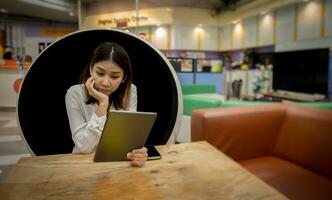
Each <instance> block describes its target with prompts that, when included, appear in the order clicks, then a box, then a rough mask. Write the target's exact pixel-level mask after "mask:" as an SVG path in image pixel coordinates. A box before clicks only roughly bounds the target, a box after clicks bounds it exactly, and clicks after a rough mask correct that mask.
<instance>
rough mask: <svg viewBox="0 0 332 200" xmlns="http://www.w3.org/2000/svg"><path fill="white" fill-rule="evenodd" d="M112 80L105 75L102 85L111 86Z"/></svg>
mask: <svg viewBox="0 0 332 200" xmlns="http://www.w3.org/2000/svg"><path fill="white" fill-rule="evenodd" d="M110 84H111V80H110V79H109V78H108V77H104V78H103V80H102V85H103V86H110Z"/></svg>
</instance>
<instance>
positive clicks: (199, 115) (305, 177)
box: [191, 104, 332, 200]
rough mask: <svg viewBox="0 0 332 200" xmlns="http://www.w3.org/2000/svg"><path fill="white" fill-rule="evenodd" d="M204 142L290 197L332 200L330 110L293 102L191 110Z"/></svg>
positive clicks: (194, 131) (195, 133) (195, 138)
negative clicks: (293, 103) (298, 104)
mask: <svg viewBox="0 0 332 200" xmlns="http://www.w3.org/2000/svg"><path fill="white" fill-rule="evenodd" d="M191 130H192V131H191V137H192V141H198V140H206V141H208V142H209V143H211V144H212V145H214V146H215V147H216V148H218V149H219V150H221V151H222V152H224V153H225V154H227V155H228V156H230V157H231V158H232V159H234V160H235V161H237V162H238V163H239V164H241V165H242V166H243V167H245V168H246V169H248V170H249V171H250V172H252V173H253V174H255V175H256V176H258V177H259V178H261V179H262V180H263V181H265V182H266V183H268V184H269V185H271V186H272V187H274V188H275V189H277V190H278V191H280V192H281V193H283V194H284V195H286V196H287V197H289V198H290V199H301V200H304V199H315V200H316V199H330V200H331V199H332V112H331V111H329V110H323V109H319V108H308V107H302V106H296V105H291V104H268V105H256V106H244V107H231V108H212V109H204V110H195V111H194V112H193V113H192V117H191Z"/></svg>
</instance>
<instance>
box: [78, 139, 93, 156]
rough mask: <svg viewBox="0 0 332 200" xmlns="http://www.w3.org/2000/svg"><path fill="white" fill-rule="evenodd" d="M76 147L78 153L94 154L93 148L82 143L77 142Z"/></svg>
mask: <svg viewBox="0 0 332 200" xmlns="http://www.w3.org/2000/svg"><path fill="white" fill-rule="evenodd" d="M76 147H77V150H78V153H92V151H93V146H91V145H88V144H82V143H81V142H79V141H78V142H76Z"/></svg>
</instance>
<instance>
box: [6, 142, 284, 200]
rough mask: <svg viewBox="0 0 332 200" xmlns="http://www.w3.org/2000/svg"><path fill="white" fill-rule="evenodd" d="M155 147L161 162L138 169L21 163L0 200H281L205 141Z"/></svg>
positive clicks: (83, 161)
mask: <svg viewBox="0 0 332 200" xmlns="http://www.w3.org/2000/svg"><path fill="white" fill-rule="evenodd" d="M157 148H158V150H159V152H160V153H161V154H162V156H163V158H162V159H161V160H154V161H147V162H146V164H145V166H144V167H141V168H138V167H132V166H130V163H129V162H128V161H124V162H105V163H94V162H93V154H85V155H84V154H61V155H51V156H38V157H29V158H22V159H21V160H20V161H19V162H18V163H17V164H16V165H15V166H14V167H13V169H12V170H11V171H10V172H9V173H8V175H7V177H6V178H5V180H4V181H3V182H2V183H0V199H24V200H26V199H96V200H97V199H98V200H99V199H107V200H108V199H153V200H155V199H269V200H270V199H287V198H286V197H285V196H283V195H282V194H281V193H279V192H278V191H276V190H275V189H273V188H272V187H270V186H269V185H267V184H265V183H264V182H263V181H261V180H260V179H258V178H256V177H255V176H254V175H252V174H251V173H249V172H248V171H247V170H245V169H244V168H242V167H241V166H240V165H238V164H237V163H236V162H234V161H233V160H231V159H230V158H229V157H227V156H226V155H224V154H223V153H221V152H220V151H218V150H217V149H215V148H214V147H213V146H211V145H210V144H208V143H207V142H195V143H185V144H174V145H162V146H157Z"/></svg>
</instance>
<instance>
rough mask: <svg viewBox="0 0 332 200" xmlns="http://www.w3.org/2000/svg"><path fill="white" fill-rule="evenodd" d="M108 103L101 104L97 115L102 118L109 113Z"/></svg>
mask: <svg viewBox="0 0 332 200" xmlns="http://www.w3.org/2000/svg"><path fill="white" fill-rule="evenodd" d="M107 109H108V102H100V103H99V105H98V108H97V110H96V115H97V116H98V117H101V116H103V115H105V114H106V113H107Z"/></svg>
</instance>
